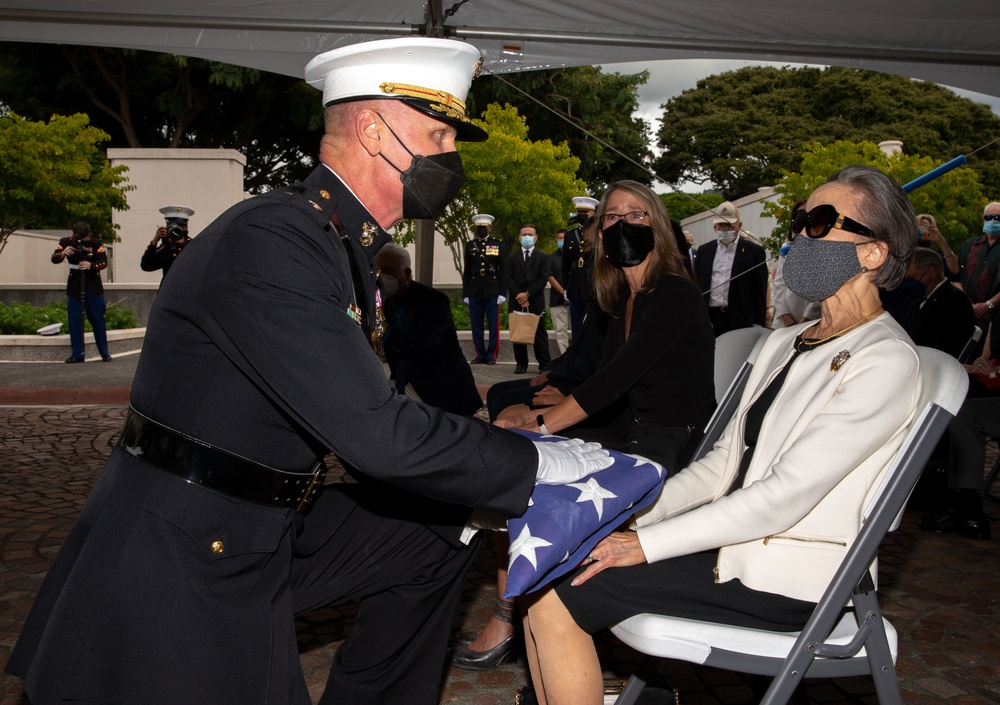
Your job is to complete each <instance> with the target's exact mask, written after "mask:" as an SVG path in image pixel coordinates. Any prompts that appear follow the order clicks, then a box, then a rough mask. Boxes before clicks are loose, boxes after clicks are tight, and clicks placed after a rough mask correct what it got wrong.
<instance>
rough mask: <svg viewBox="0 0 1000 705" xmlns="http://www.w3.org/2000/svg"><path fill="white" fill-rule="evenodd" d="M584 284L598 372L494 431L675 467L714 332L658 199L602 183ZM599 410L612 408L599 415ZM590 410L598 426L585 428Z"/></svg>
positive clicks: (709, 403)
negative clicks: (599, 318) (592, 444)
mask: <svg viewBox="0 0 1000 705" xmlns="http://www.w3.org/2000/svg"><path fill="white" fill-rule="evenodd" d="M597 218H598V223H599V226H598V228H599V229H598V234H599V237H598V241H597V243H596V247H595V257H594V269H593V272H594V288H595V296H596V298H597V302H598V304H599V305H600V307H601V308H602V309H603V310H604V311H606V312H607V313H608V314H609V315H610V316H611V322H610V323H609V325H608V331H607V336H606V338H605V341H604V353H603V357H602V360H601V364H600V367H599V368H598V370H597V372H596V373H594V375H593V376H592V377H590V379H588V380H586V381H584V382H583V383H581V384H580V385H579V386H578V387H576V389H575V390H574V391H573V393H572V394H571V395H570V396H568V397H566V398H565V399H564V400H563V401H562V402H560V403H559V404H557V405H555V406H553V407H551V408H549V409H546V410H545V411H544V413H542V414H536V413H534V412H532V413H530V414H523V415H521V416H518V417H514V418H507V419H503V420H502V421H498V422H497V424H498V425H502V426H505V427H508V428H509V427H516V428H523V429H527V430H532V431H535V430H540V431H541V432H542V433H553V434H559V435H568V436H575V437H580V438H584V439H586V440H596V441H600V442H601V443H602V444H603V445H604V446H605V447H608V448H613V449H615V450H624V451H626V452H629V453H636V454H640V455H645V456H646V457H649V458H651V459H653V460H656V461H657V462H659V463H661V464H663V465H664V467H666V469H667V472H668V473H673V472H676V471H677V470H679V469H680V468H681V467H683V465H684V463H685V462H686V459H687V458H686V455H687V453H688V452H689V450H690V449H693V447H694V445H695V443H694V441H695V440H696V439H697V436H698V435H699V434H700V431H701V429H702V428H704V426H705V423H706V422H707V421H708V418H709V416H710V415H711V413H712V408H713V406H714V395H715V389H714V381H713V370H714V356H715V336H714V334H713V332H712V325H711V323H710V321H709V319H708V311H707V309H706V308H705V299H704V297H703V296H702V295H701V292H700V291H698V287H697V285H696V284H695V283H694V282H693V281H692V280H691V278H690V277H689V276H688V275H687V272H686V271H685V269H684V262H683V259H682V258H681V255H680V252H679V251H678V248H677V243H676V242H675V240H674V235H673V231H672V229H671V225H670V217H669V215H668V214H667V210H666V208H665V207H664V206H663V202H662V201H661V200H660V198H659V197H658V196H657V195H656V194H655V193H653V191H651V190H650V189H649V188H648V187H646V186H644V185H642V184H640V183H638V182H635V181H618V182H616V183H613V184H611V185H610V186H609V187H608V190H607V191H606V192H605V194H604V198H602V199H601V203H600V205H599V206H598V210H597ZM608 411H616V412H617V413H614V414H612V415H611V416H612V417H611V418H610V419H608V413H607V412H608ZM598 413H600V415H601V418H602V420H603V424H604V425H601V426H597V427H594V425H593V424H588V423H586V420H587V419H590V418H591V417H594V416H595V414H598Z"/></svg>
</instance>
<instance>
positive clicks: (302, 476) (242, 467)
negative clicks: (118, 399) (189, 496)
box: [118, 408, 326, 512]
mask: <svg viewBox="0 0 1000 705" xmlns="http://www.w3.org/2000/svg"><path fill="white" fill-rule="evenodd" d="M118 445H120V446H121V447H122V449H124V450H125V451H126V452H128V453H131V454H132V455H134V456H135V457H136V458H138V459H139V460H141V461H143V462H145V463H148V464H149V465H152V466H153V467H154V468H157V469H158V470H162V471H163V472H167V473H170V474H171V475H176V476H177V477H180V478H182V479H184V480H187V481H188V482H190V483H193V484H196V485H200V486H202V487H206V488H208V489H210V490H215V491H216V492H221V493H222V494H225V495H228V496H230V497H234V498H236V499H242V500H246V501H247V502H254V503H256V504H266V505H269V506H272V507H285V508H291V509H295V510H296V511H299V512H300V511H302V510H304V509H305V508H306V506H307V505H308V504H309V502H310V501H312V499H313V498H314V497H315V496H316V492H317V491H318V490H319V488H320V487H322V485H323V479H324V478H325V477H326V465H325V464H324V463H323V461H322V460H319V461H317V463H316V466H315V467H314V468H313V469H312V470H311V471H309V472H305V473H296V472H283V471H281V470H275V469H273V468H269V467H267V466H266V465H261V464H260V463H255V462H254V461H252V460H247V459H246V458H241V457H239V456H238V455H233V454H232V453H230V452H228V451H225V450H222V449H221V448H216V447H214V446H211V445H208V444H207V443H203V442H201V441H197V440H195V439H193V438H189V437H187V436H185V435H183V434H181V433H178V432H177V431H173V430H171V429H169V428H167V427H166V426H162V425H160V424H158V423H156V422H155V421H153V420H152V419H148V418H146V417H145V416H143V415H142V414H140V413H139V412H138V411H136V410H135V409H132V408H129V410H128V415H127V416H126V417H125V427H124V428H123V429H122V435H121V437H120V438H119V439H118Z"/></svg>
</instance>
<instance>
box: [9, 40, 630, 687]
mask: <svg viewBox="0 0 1000 705" xmlns="http://www.w3.org/2000/svg"><path fill="white" fill-rule="evenodd" d="M480 61H481V58H480V54H479V51H478V50H477V49H475V48H474V47H472V46H471V45H470V44H467V43H464V42H459V41H453V40H445V39H429V38H404V39H387V40H380V41H373V42H365V43H362V44H356V45H348V46H344V47H341V48H338V49H334V50H333V51H330V52H327V53H325V54H321V55H320V56H318V57H316V58H315V59H314V60H313V61H312V62H310V63H309V65H308V66H307V67H306V80H307V81H308V82H310V83H311V84H312V85H314V86H316V87H322V89H323V103H324V106H325V111H324V122H325V127H326V132H325V134H324V136H323V138H322V141H321V146H320V155H319V160H320V162H321V164H319V165H318V166H317V168H316V169H315V170H314V171H313V172H312V173H311V174H310V175H309V176H308V177H307V178H306V179H305V181H304V182H302V183H299V184H295V185H292V186H290V187H287V188H278V189H274V190H272V191H270V192H268V193H266V194H263V195H261V196H257V197H255V198H252V199H247V200H244V201H242V202H240V203H238V204H236V205H235V206H233V207H232V208H230V209H229V210H227V211H226V212H225V213H223V214H222V215H221V216H220V217H219V218H217V219H216V220H215V221H214V222H213V223H212V224H211V225H209V226H208V227H207V228H206V229H205V230H204V231H203V232H202V233H201V234H200V235H199V236H198V237H197V238H196V239H195V240H194V241H192V242H191V244H190V245H188V246H187V247H186V248H185V254H184V256H183V257H179V258H178V259H177V261H176V262H175V263H174V265H173V267H172V268H171V274H170V276H169V277H167V278H166V279H165V280H164V281H163V284H162V286H161V288H160V291H159V293H158V295H157V297H156V300H155V302H154V304H153V307H152V310H151V312H150V316H149V323H148V327H147V330H146V338H145V342H144V344H143V350H142V357H141V358H140V360H139V364H138V368H137V370H136V374H135V378H134V381H133V383H132V394H131V405H130V409H129V412H128V414H127V417H126V422H125V426H124V428H123V430H122V433H121V434H120V437H119V440H118V443H117V445H116V446H115V448H114V449H113V451H112V453H111V457H110V459H109V460H108V463H107V465H106V466H105V468H104V471H103V472H102V474H101V476H100V477H99V479H98V480H97V482H96V484H95V486H94V488H93V491H92V493H91V495H90V497H89V499H88V500H87V502H86V504H85V506H84V507H83V509H82V512H81V514H80V516H79V518H78V519H77V521H76V523H75V524H74V526H73V528H72V529H71V530H70V532H69V535H68V536H67V538H66V541H65V543H64V544H63V547H62V549H61V550H60V552H59V555H58V556H57V557H56V559H55V561H54V563H53V564H52V566H51V567H50V569H49V571H48V574H47V576H46V580H45V582H44V583H43V585H42V588H41V590H40V591H39V593H38V596H37V597H36V599H35V602H34V605H33V607H32V611H31V613H30V614H29V615H28V617H27V619H26V621H25V624H24V628H23V630H22V633H21V635H20V638H19V639H18V642H17V644H16V646H15V647H14V650H13V651H12V652H11V654H10V656H9V659H8V660H7V664H6V669H7V670H8V671H9V672H10V673H13V674H14V675H17V676H20V677H21V678H24V679H25V691H26V693H27V696H28V698H29V699H30V700H31V702H32V703H33V704H34V705H54V704H55V703H64V702H67V701H75V702H92V703H111V702H117V703H125V702H127V703H138V702H141V703H143V704H144V705H177V703H214V704H215V705H246V703H265V702H266V703H284V704H288V705H309V704H310V703H311V702H312V698H311V696H310V693H309V692H308V689H307V688H306V683H305V680H304V678H303V675H302V668H301V664H300V660H299V652H298V644H297V643H296V638H295V629H294V616H295V615H297V614H303V613H306V612H310V611H313V610H315V609H318V608H320V607H324V606H327V605H330V604H333V603H335V602H340V601H344V600H358V601H360V605H359V608H358V614H357V619H356V624H355V628H354V631H353V633H352V634H351V635H350V636H349V637H348V638H347V639H346V640H345V641H344V643H343V644H342V645H341V646H340V647H339V648H338V649H337V652H336V655H335V656H334V660H333V664H332V667H331V669H330V677H329V681H328V683H327V687H326V692H325V695H323V696H321V698H320V701H321V702H323V703H328V702H333V701H334V700H336V701H337V702H345V703H352V704H362V705H369V704H370V705H375V704H376V703H402V702H406V703H417V704H423V705H431V704H432V703H437V701H438V695H439V686H440V678H441V673H442V670H443V667H444V657H445V651H446V648H447V639H448V634H449V632H450V630H451V626H452V623H453V620H454V615H455V609H456V607H457V605H458V601H459V598H460V596H461V593H462V584H463V577H464V573H465V571H466V569H467V567H468V565H469V563H470V562H471V560H472V558H473V557H474V555H475V551H474V550H473V548H474V544H476V543H477V542H476V541H473V545H472V546H469V547H466V546H463V545H461V543H460V542H459V539H461V538H468V536H469V532H468V531H466V530H465V527H463V526H461V525H454V526H448V527H444V526H439V527H438V529H437V530H436V531H435V530H432V529H431V528H430V527H429V526H427V525H426V524H424V523H423V522H424V521H425V520H426V519H427V518H428V517H430V518H431V519H432V520H435V521H436V520H438V516H437V515H433V514H430V513H429V512H428V511H427V510H426V509H425V506H426V505H425V504H424V502H426V501H431V500H436V501H440V502H447V503H450V504H451V505H452V506H454V505H462V506H465V507H469V506H482V507H489V508H490V509H492V510H493V511H497V512H500V513H502V514H506V515H510V514H513V515H519V514H520V513H522V512H523V511H524V510H525V508H526V506H527V503H528V499H529V497H530V494H531V491H532V488H533V486H534V484H535V482H536V481H539V482H573V481H575V480H576V479H579V478H580V477H583V476H585V475H587V474H589V473H591V472H594V471H595V470H596V469H600V467H602V466H603V467H607V466H608V465H609V464H610V463H609V462H608V461H607V460H606V459H599V456H600V455H601V454H600V453H598V452H594V451H592V450H591V449H588V448H586V446H581V445H574V446H570V445H567V442H562V443H557V444H553V445H557V446H559V447H560V449H559V450H557V451H551V452H550V451H548V450H547V449H546V448H545V447H544V446H545V445H546V444H544V443H538V444H536V443H533V442H532V441H530V440H529V439H527V438H525V437H519V436H517V435H515V434H510V433H505V432H501V431H500V430H499V429H496V428H493V427H491V426H490V425H489V424H487V423H485V422H483V421H478V420H475V419H470V418H466V417H462V416H456V415H453V414H447V413H445V412H443V411H441V410H439V409H435V408H434V407H431V406H428V405H425V404H421V403H419V402H416V401H414V400H412V399H410V398H408V397H406V396H403V395H398V394H396V393H395V392H394V391H393V390H391V389H390V388H389V385H388V384H386V378H385V372H384V369H383V366H382V362H381V360H380V359H379V355H378V352H379V350H378V348H379V347H380V343H381V339H380V336H381V331H382V330H383V329H384V323H383V322H382V318H381V316H380V315H379V313H380V309H379V308H378V305H377V302H378V298H379V297H378V296H377V295H376V277H375V271H376V267H375V263H374V257H375V253H376V252H377V251H378V250H379V249H380V248H381V247H382V246H383V245H384V244H385V243H386V242H387V241H388V240H389V235H388V234H387V233H386V232H385V228H388V227H391V226H392V225H394V224H395V223H397V222H399V221H400V220H402V219H403V218H435V217H437V216H438V215H440V213H441V212H442V211H443V209H444V208H445V206H446V205H447V204H448V202H449V201H450V200H451V199H452V198H453V197H454V195H455V193H456V192H457V191H458V190H459V188H461V185H462V182H463V177H462V169H461V159H460V157H459V155H458V153H457V151H456V148H455V140H456V139H471V140H482V139H485V138H486V133H485V132H483V131H482V129H480V128H479V127H478V126H476V125H475V124H474V123H472V122H471V121H469V120H468V118H467V117H466V116H465V114H464V108H463V107H462V106H464V99H465V97H466V94H467V92H468V88H469V85H470V84H471V81H472V76H473V74H474V72H475V71H474V69H475V66H476V65H477V64H478V63H479V62H480ZM428 96H434V97H435V99H434V100H432V99H431V98H429V97H428ZM400 173H403V174H404V178H400ZM178 369H182V370H183V371H184V373H183V374H178V373H177V371H178ZM330 452H332V453H334V454H335V455H336V456H337V457H338V458H339V459H340V461H341V462H342V463H343V464H344V465H345V466H346V467H347V468H349V470H350V472H351V474H352V476H353V477H354V478H356V479H357V480H358V483H357V484H354V483H349V484H344V483H339V484H330V485H325V486H324V468H325V466H324V464H323V460H322V459H323V458H324V457H325V456H326V455H327V454H328V453H330ZM573 456H577V459H573ZM580 456H582V457H580ZM425 498H426V499H425Z"/></svg>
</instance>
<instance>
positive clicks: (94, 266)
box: [52, 237, 108, 299]
mask: <svg viewBox="0 0 1000 705" xmlns="http://www.w3.org/2000/svg"><path fill="white" fill-rule="evenodd" d="M74 243H75V240H74V238H72V237H64V238H62V239H60V240H59V245H58V246H57V247H56V250H55V252H53V253H52V263H53V264H62V263H63V262H65V261H66V259H72V260H73V261H79V260H86V261H88V262H90V269H74V268H71V269H70V270H69V277H68V278H67V279H66V296H69V297H72V298H74V299H79V298H80V293H81V288H80V287H81V286H82V282H81V281H80V275H81V274H83V275H84V277H83V281H84V282H86V283H87V293H88V294H90V295H91V296H104V284H103V283H102V282H101V270H102V269H107V266H108V253H107V252H105V250H104V245H102V244H101V241H100V240H99V239H97V238H96V237H90V238H87V239H86V240H84V247H85V248H86V250H87V252H86V254H84V255H80V254H79V253H77V254H74V255H72V256H71V257H70V258H63V257H62V251H63V250H65V249H66V248H67V247H69V246H70V245H73V244H74Z"/></svg>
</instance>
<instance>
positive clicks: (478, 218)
mask: <svg viewBox="0 0 1000 705" xmlns="http://www.w3.org/2000/svg"><path fill="white" fill-rule="evenodd" d="M494 220H495V218H494V217H493V216H492V215H486V214H485V213H478V214H477V215H474V216H472V224H473V225H493V221H494Z"/></svg>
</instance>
